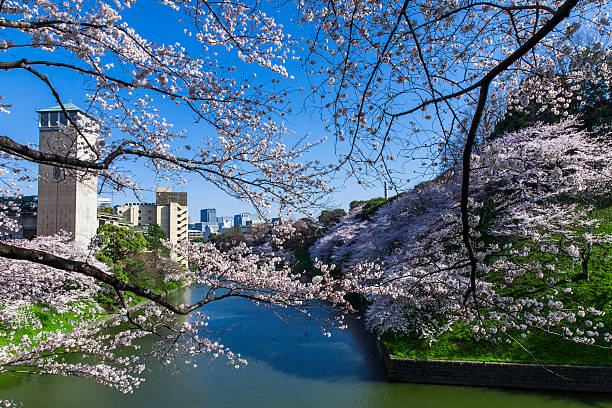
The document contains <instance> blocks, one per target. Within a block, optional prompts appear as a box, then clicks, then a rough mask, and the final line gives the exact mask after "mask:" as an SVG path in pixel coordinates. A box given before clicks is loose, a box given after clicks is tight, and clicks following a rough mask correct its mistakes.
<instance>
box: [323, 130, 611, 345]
mask: <svg viewBox="0 0 612 408" xmlns="http://www.w3.org/2000/svg"><path fill="white" fill-rule="evenodd" d="M580 125H581V124H580V123H579V122H577V121H576V120H575V119H566V120H564V121H561V122H560V123H557V124H549V125H543V124H539V125H537V126H535V127H531V128H527V129H524V130H521V131H518V132H515V133H510V134H507V135H505V136H504V137H501V138H499V139H496V140H495V141H493V142H491V143H490V144H488V145H486V146H483V147H482V148H480V149H479V150H478V151H477V155H474V156H473V158H472V167H473V168H474V169H475V177H474V182H473V183H472V185H471V189H472V190H471V192H470V195H471V197H472V201H471V203H470V208H471V211H470V218H469V219H470V226H471V228H472V229H473V230H474V231H475V232H476V233H475V234H474V237H473V238H472V245H473V247H474V256H475V258H476V259H477V261H478V265H477V266H478V271H479V273H478V275H477V277H476V288H477V290H476V293H477V295H476V297H475V298H474V296H473V294H471V295H470V296H467V295H466V293H471V292H468V289H469V288H470V286H471V285H472V283H471V265H470V259H469V257H468V256H467V254H466V253H465V251H464V250H463V246H462V234H461V229H460V224H459V223H458V221H459V220H460V218H461V213H460V206H459V201H460V199H461V173H460V171H459V170H457V169H455V170H454V171H448V172H446V173H445V174H443V175H442V176H440V177H439V178H438V179H436V180H434V181H432V182H429V183H425V184H424V185H421V186H418V187H416V188H415V189H414V190H413V191H410V192H406V193H405V194H403V195H402V196H400V197H399V198H397V199H396V200H394V201H393V202H391V203H390V204H386V205H385V206H383V207H381V209H380V210H379V211H378V212H377V213H375V214H374V215H373V216H372V220H371V221H364V220H360V219H358V218H357V217H355V215H356V213H357V212H358V209H356V210H355V211H353V212H352V213H351V214H349V215H348V216H347V217H345V218H344V219H343V221H342V222H341V223H340V224H338V225H337V226H335V227H334V228H332V231H331V233H330V234H328V235H326V236H325V237H323V238H322V239H320V240H319V241H318V242H317V244H315V246H314V247H313V250H312V255H313V256H315V257H322V258H324V259H330V258H331V261H333V262H335V263H338V264H340V265H341V267H342V270H343V272H345V273H346V274H347V279H350V280H353V281H355V282H358V281H364V280H372V279H374V278H376V277H377V278H378V280H377V282H378V284H372V285H368V287H363V288H362V289H363V291H364V292H365V293H367V295H366V296H368V297H369V299H370V300H371V301H372V305H371V306H370V308H369V309H368V311H367V314H366V321H367V322H368V324H369V325H370V326H371V327H374V328H377V329H378V330H379V332H384V331H387V330H393V331H397V332H417V333H419V334H420V335H421V336H423V337H425V338H427V339H430V340H431V341H434V340H435V338H436V336H437V335H439V334H440V333H441V332H444V331H447V330H450V329H451V328H452V327H453V324H454V323H456V322H464V323H468V324H469V326H470V327H472V329H473V330H474V332H475V333H477V334H478V335H479V336H482V337H486V338H492V339H494V340H498V341H499V340H508V339H509V338H508V337H505V336H506V335H508V336H510V335H511V334H510V333H512V335H520V336H526V335H527V334H528V333H529V332H530V331H531V330H543V331H546V332H548V333H550V334H552V335H558V336H561V337H563V338H566V339H569V340H573V341H577V342H583V343H587V344H597V345H599V346H603V347H610V341H612V336H611V335H610V333H609V331H608V330H609V329H608V328H605V327H604V323H603V321H602V319H601V316H602V315H603V312H602V311H601V310H597V309H596V308H594V307H592V305H581V304H575V302H573V300H572V285H573V282H574V281H577V280H580V279H583V278H584V277H582V273H581V271H582V269H583V268H585V267H588V265H589V262H590V261H593V259H590V258H589V257H590V256H591V254H592V253H593V248H594V247H595V246H597V245H600V246H602V247H603V246H605V245H606V244H607V247H609V244H610V242H612V235H611V234H610V233H609V231H606V230H604V229H601V228H598V227H599V225H600V224H601V222H602V219H601V217H599V216H598V213H597V211H596V208H597V207H601V206H604V207H606V206H609V197H610V186H611V183H610V182H611V180H612V173H611V172H612V166H610V163H611V159H612V157H611V154H612V153H611V152H612V149H611V147H612V146H611V143H612V138H611V137H610V133H609V130H605V131H603V130H601V133H600V136H599V137H598V136H597V135H593V134H589V133H588V132H586V131H585V130H579V129H578V128H579V126H580ZM606 200H608V202H606ZM598 256H600V257H601V256H604V257H605V256H609V254H606V253H603V254H602V253H599V255H598ZM572 259H576V260H577V261H578V264H579V265H580V268H578V269H579V271H578V272H577V271H576V268H575V267H574V263H573V262H572ZM525 288H526V289H525Z"/></svg>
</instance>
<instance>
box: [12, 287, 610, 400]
mask: <svg viewBox="0 0 612 408" xmlns="http://www.w3.org/2000/svg"><path fill="white" fill-rule="evenodd" d="M180 295H181V296H192V297H194V298H195V297H196V296H197V291H196V289H191V290H185V291H184V292H183V293H181V294H180ZM188 300H189V299H188V298H183V299H181V301H182V302H187V301H188ZM205 312H206V313H207V314H208V315H210V316H211V323H210V329H212V330H217V329H226V330H225V331H224V333H223V335H222V338H223V342H224V344H226V345H228V346H229V347H231V348H232V350H234V351H236V352H241V353H242V354H243V355H244V356H245V357H246V358H247V359H248V360H249V365H248V366H247V367H246V368H243V369H240V370H236V369H234V368H233V367H229V366H227V365H226V364H225V363H224V362H223V361H221V360H218V361H210V360H209V359H205V358H202V359H201V360H200V361H199V362H198V368H190V369H187V370H186V371H185V372H183V373H182V374H180V375H173V374H172V373H171V371H172V369H171V368H168V367H163V366H160V365H159V363H158V362H157V361H156V360H155V359H149V360H148V367H149V369H148V371H147V373H146V381H145V383H144V384H143V385H142V386H141V387H140V389H139V390H137V391H136V392H135V393H134V394H133V395H128V396H125V395H123V394H120V393H118V392H116V391H112V390H109V389H107V388H105V387H103V386H100V385H97V384H93V383H91V382H89V381H85V380H80V379H75V378H62V377H51V376H49V377H31V378H23V377H20V378H16V377H9V376H3V377H0V396H1V398H13V399H16V400H21V401H23V402H24V406H25V407H49V408H55V407H63V408H65V407H92V408H96V407H118V408H122V407H147V408H155V407H207V408H214V407H245V408H246V407H249V408H258V407H266V408H268V407H297V408H299V407H308V408H312V407H332V408H343V407H351V408H352V407H391V408H393V407H402V408H410V407H415V408H417V407H418V408H428V407H436V408H440V407H458V408H462V407H492V408H494V407H500V408H501V407H544V408H546V407H551V408H552V407H555V408H556V407H596V408H600V407H601V408H612V396H606V395H588V394H562V393H535V392H522V391H505V390H491V389H482V388H470V387H447V386H432V385H418V384H390V383H387V382H386V381H384V372H383V366H382V363H381V360H380V358H379V357H378V356H377V350H376V348H375V344H374V342H373V339H372V336H371V335H369V334H368V333H367V332H366V331H365V330H364V329H363V327H362V326H361V325H360V323H359V322H352V324H350V325H349V329H348V330H345V331H333V332H332V337H331V338H327V337H324V336H322V335H321V331H320V329H319V327H318V324H317V321H315V320H313V321H308V320H305V319H304V318H302V317H301V316H298V315H296V314H292V313H289V314H288V315H284V319H285V320H284V321H282V320H280V319H278V318H277V317H275V316H274V313H272V312H271V311H270V310H267V309H265V308H261V307H255V306H253V305H252V304H250V303H249V302H247V301H244V300H240V299H232V300H229V301H223V302H219V303H214V304H211V305H209V307H208V308H207V309H206V310H205ZM328 313H329V312H328V311H326V310H319V311H317V312H316V316H317V317H318V318H325V317H327V316H328ZM215 336H217V337H218V336H219V335H214V336H212V337H213V338H214V337H215ZM148 341H151V340H148ZM145 346H146V345H145Z"/></svg>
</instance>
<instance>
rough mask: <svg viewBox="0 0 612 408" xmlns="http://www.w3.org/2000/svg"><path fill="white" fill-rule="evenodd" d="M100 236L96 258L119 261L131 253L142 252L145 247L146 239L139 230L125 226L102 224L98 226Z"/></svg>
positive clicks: (113, 261) (114, 262) (113, 262)
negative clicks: (135, 230) (99, 247)
mask: <svg viewBox="0 0 612 408" xmlns="http://www.w3.org/2000/svg"><path fill="white" fill-rule="evenodd" d="M98 234H99V236H100V238H101V241H102V242H101V250H100V251H99V252H98V259H100V260H101V261H105V262H106V261H110V262H111V263H112V264H116V263H121V262H123V261H124V260H125V259H127V258H129V257H130V256H131V255H134V254H139V253H142V252H143V251H144V250H145V248H147V240H146V239H145V237H144V236H143V235H142V234H141V233H140V232H134V231H132V230H130V229H129V228H126V227H119V226H116V225H113V224H104V225H101V226H100V227H99V228H98Z"/></svg>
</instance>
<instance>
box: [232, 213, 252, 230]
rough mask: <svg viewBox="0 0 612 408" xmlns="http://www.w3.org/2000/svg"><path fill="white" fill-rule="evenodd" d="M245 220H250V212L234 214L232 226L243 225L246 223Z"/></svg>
mask: <svg viewBox="0 0 612 408" xmlns="http://www.w3.org/2000/svg"><path fill="white" fill-rule="evenodd" d="M247 221H251V214H249V213H240V214H236V215H234V227H244V226H246V225H247Z"/></svg>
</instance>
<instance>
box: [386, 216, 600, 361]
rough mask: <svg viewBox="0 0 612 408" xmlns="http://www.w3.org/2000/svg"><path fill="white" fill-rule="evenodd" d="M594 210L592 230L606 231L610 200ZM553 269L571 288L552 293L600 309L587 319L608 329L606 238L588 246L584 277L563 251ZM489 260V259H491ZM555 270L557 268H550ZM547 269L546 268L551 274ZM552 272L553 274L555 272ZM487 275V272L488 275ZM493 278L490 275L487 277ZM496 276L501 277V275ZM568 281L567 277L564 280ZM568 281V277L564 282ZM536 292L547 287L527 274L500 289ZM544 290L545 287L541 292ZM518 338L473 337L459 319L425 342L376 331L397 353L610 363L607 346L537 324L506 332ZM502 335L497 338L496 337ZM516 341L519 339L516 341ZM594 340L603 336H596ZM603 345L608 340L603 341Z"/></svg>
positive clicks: (537, 257)
mask: <svg viewBox="0 0 612 408" xmlns="http://www.w3.org/2000/svg"><path fill="white" fill-rule="evenodd" d="M598 215H599V217H600V219H601V220H603V222H601V223H600V225H599V226H598V228H597V230H596V231H594V232H596V233H599V234H606V235H612V206H609V207H607V208H604V209H601V210H599V211H598ZM554 259H555V266H556V270H557V271H565V272H564V275H565V277H564V278H563V283H564V284H565V285H567V286H569V287H571V288H572V293H567V294H562V295H557V296H556V298H557V299H559V300H561V301H563V303H564V305H566V306H567V307H572V306H574V305H584V306H585V307H590V306H592V307H594V308H596V309H599V310H602V311H605V315H604V316H600V317H597V318H595V319H592V320H593V323H598V322H602V323H604V327H603V328H599V329H597V331H598V332H599V333H600V337H603V333H605V332H610V331H612V243H605V244H602V245H599V246H595V247H594V248H593V252H592V254H591V259H590V261H589V265H588V266H589V271H590V280H589V281H587V280H586V277H585V276H584V274H583V271H582V267H581V265H580V263H578V262H575V261H573V260H572V259H571V258H570V257H569V256H561V257H555V258H554ZM491 261H494V259H491ZM521 261H538V262H539V263H541V264H542V265H546V264H548V263H551V262H552V261H553V257H552V256H550V255H545V254H542V253H537V252H536V253H534V254H532V255H530V256H529V258H525V259H523V260H521V259H517V262H521ZM554 273H557V274H559V272H554ZM552 274H553V272H551V276H552ZM557 276H558V275H557ZM489 279H491V277H490V278H489ZM492 279H495V277H492ZM498 279H502V277H501V276H499V277H498ZM569 281H571V282H569ZM568 282H569V283H568ZM534 288H535V291H536V292H539V293H542V294H546V293H549V292H550V291H551V289H550V288H548V287H545V285H542V280H541V279H538V278H536V277H534V276H531V275H525V276H523V277H520V278H518V279H515V280H514V281H513V282H512V283H511V284H509V285H508V286H507V288H506V289H505V293H504V294H512V295H514V296H520V295H523V294H529V293H533V291H534ZM547 291H548V292H547ZM569 328H570V329H571V330H572V331H574V332H575V331H576V329H581V330H583V331H586V330H588V329H589V327H585V325H584V321H583V320H582V321H581V320H579V321H577V322H576V323H575V324H573V325H570V326H569ZM509 334H511V335H514V336H513V337H514V338H515V339H517V340H518V341H514V340H512V339H510V338H509V337H506V338H505V341H502V342H499V343H497V344H495V343H492V342H490V341H486V340H481V339H478V338H477V336H476V335H475V334H474V333H472V332H471V331H470V330H469V329H468V328H467V327H466V325H465V324H455V325H454V326H453V330H452V331H449V332H446V333H444V334H443V335H441V336H439V337H438V338H437V339H436V340H435V341H434V342H433V343H431V344H429V342H428V341H425V340H423V339H421V338H419V337H418V336H417V335H416V334H398V333H391V332H387V333H384V334H383V336H382V341H383V342H384V344H385V346H386V347H387V348H388V349H389V350H390V351H391V353H393V354H394V355H395V356H397V357H404V358H418V359H440V360H472V361H474V360H477V361H505V362H520V363H535V362H539V363H543V364H570V365H600V366H601V365H604V366H611V365H612V350H611V349H609V348H602V347H597V346H591V345H585V344H579V343H575V342H573V341H570V340H564V339H562V338H561V337H559V336H556V335H551V334H549V333H546V332H545V331H543V330H539V329H535V328H534V329H531V330H530V332H529V334H528V335H527V337H526V338H524V339H523V338H521V337H520V336H519V335H518V333H509ZM502 340H503V338H502ZM519 343H520V344H519ZM600 344H605V342H602V341H600ZM608 345H609V344H608Z"/></svg>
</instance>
